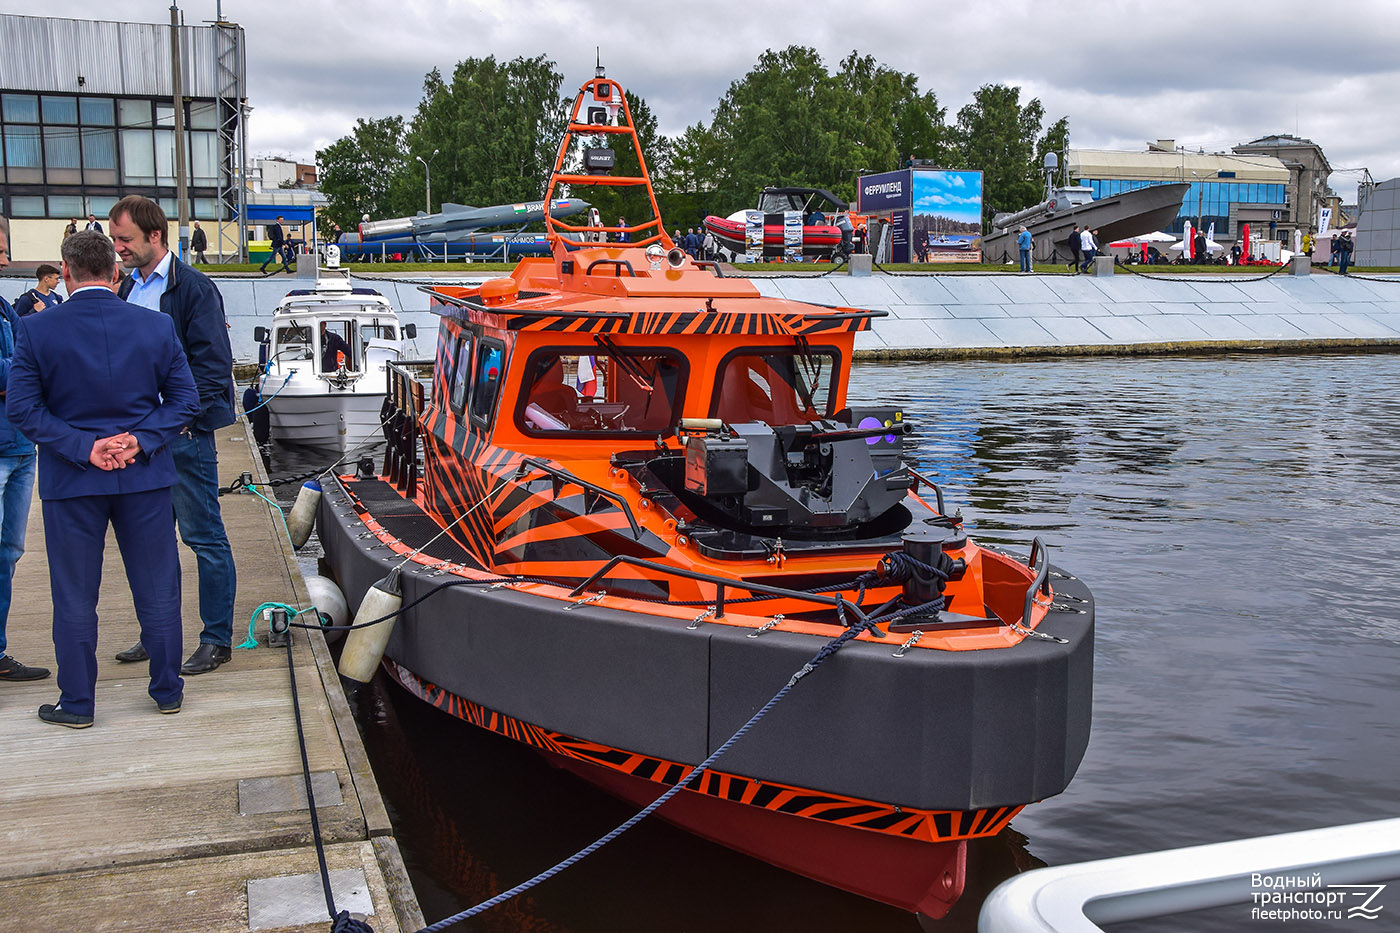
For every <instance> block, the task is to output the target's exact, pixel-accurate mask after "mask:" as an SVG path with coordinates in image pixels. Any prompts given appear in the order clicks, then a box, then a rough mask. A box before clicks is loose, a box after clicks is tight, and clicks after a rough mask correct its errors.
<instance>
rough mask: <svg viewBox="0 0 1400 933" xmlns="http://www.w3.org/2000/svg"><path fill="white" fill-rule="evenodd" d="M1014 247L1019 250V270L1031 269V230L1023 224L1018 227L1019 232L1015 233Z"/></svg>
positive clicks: (1027, 270) (1026, 270)
mask: <svg viewBox="0 0 1400 933" xmlns="http://www.w3.org/2000/svg"><path fill="white" fill-rule="evenodd" d="M1016 248H1017V249H1018V250H1020V251H1021V271H1022V272H1029V271H1031V232H1030V231H1029V230H1027V229H1026V226H1025V224H1022V225H1021V227H1020V232H1019V233H1018V234H1016Z"/></svg>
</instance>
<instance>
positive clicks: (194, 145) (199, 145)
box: [189, 133, 220, 188]
mask: <svg viewBox="0 0 1400 933" xmlns="http://www.w3.org/2000/svg"><path fill="white" fill-rule="evenodd" d="M189 140H190V181H191V183H192V184H195V185H204V186H207V187H210V188H212V187H214V186H216V185H217V184H218V183H219V169H220V164H219V163H220V160H219V134H217V133H190V134H189Z"/></svg>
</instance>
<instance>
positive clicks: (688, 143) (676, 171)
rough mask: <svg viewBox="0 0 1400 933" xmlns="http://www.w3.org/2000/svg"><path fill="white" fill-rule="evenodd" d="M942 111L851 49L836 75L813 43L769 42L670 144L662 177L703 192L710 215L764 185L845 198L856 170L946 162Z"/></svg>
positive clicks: (912, 81)
mask: <svg viewBox="0 0 1400 933" xmlns="http://www.w3.org/2000/svg"><path fill="white" fill-rule="evenodd" d="M944 115H945V111H944V109H943V108H941V107H939V106H938V98H937V96H936V95H934V94H933V93H932V92H927V93H921V92H920V91H919V87H918V78H917V77H916V76H914V75H912V74H905V73H903V72H899V71H896V70H893V69H891V68H887V67H885V66H884V65H881V64H879V63H878V62H876V61H875V59H874V58H873V57H871V56H869V55H861V54H859V53H858V52H851V53H850V54H849V55H848V56H847V57H846V58H845V59H844V60H842V62H841V64H840V68H839V69H838V70H837V72H836V73H835V74H832V73H830V72H828V71H827V69H826V67H825V65H824V64H823V63H822V59H821V56H819V55H818V54H817V53H816V51H815V50H813V49H810V48H805V47H802V46H789V47H788V48H786V49H783V50H782V51H777V52H775V51H773V50H771V49H770V50H768V51H766V52H764V53H763V54H762V55H761V56H759V59H758V62H757V64H756V65H755V66H754V68H753V69H752V70H750V71H749V73H748V74H746V75H745V76H744V77H743V78H741V79H740V80H738V81H735V82H733V83H731V84H730V86H729V90H728V91H726V93H725V95H724V97H723V98H721V99H720V101H719V104H718V105H717V106H716V108H715V112H714V119H713V121H712V122H711V124H710V125H709V127H705V126H704V125H703V124H698V123H697V124H695V125H694V126H691V127H688V128H687V129H686V131H685V132H684V133H683V134H681V136H680V137H678V138H677V139H676V140H675V141H674V143H673V147H672V162H671V169H672V171H671V172H670V173H669V174H668V176H667V179H666V180H667V182H668V184H669V185H671V186H673V187H675V188H678V189H680V190H684V191H699V192H705V193H707V195H708V197H707V200H708V201H710V202H712V204H713V206H714V207H716V208H717V210H716V211H715V212H716V213H722V214H728V213H731V212H733V211H735V210H739V209H741V208H745V207H752V206H754V204H756V203H757V200H758V194H759V192H760V191H762V189H763V188H764V187H767V186H805V187H812V188H826V189H828V190H830V191H831V192H833V193H834V194H836V195H838V196H840V197H842V198H846V199H849V198H851V197H852V196H854V194H855V177H856V175H857V173H858V172H859V171H860V170H862V169H868V170H871V171H884V170H887V169H893V168H895V167H896V166H897V165H898V163H899V160H900V157H901V154H917V155H919V156H920V157H922V158H931V159H938V160H944V159H946V158H948V156H949V154H950V152H951V150H950V148H949V144H948V132H947V129H946V127H945V126H944V123H943V120H944Z"/></svg>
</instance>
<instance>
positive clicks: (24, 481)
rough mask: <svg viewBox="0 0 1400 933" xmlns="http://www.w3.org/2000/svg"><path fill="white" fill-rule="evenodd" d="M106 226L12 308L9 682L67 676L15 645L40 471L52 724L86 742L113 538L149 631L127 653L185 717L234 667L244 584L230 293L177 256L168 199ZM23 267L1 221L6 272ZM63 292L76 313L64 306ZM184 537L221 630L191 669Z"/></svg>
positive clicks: (2, 670) (4, 484)
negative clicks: (31, 661) (200, 678)
mask: <svg viewBox="0 0 1400 933" xmlns="http://www.w3.org/2000/svg"><path fill="white" fill-rule="evenodd" d="M88 220H89V222H88V225H87V227H86V228H85V229H83V230H78V229H76V228H77V220H76V219H74V221H73V223H72V224H70V225H69V227H70V229H69V230H68V231H66V232H65V236H64V238H63V242H62V245H61V254H62V260H61V264H60V266H59V267H58V268H55V267H54V266H52V265H44V266H40V267H39V270H38V273H37V275H38V278H39V285H38V286H36V288H35V289H32V290H31V291H30V292H27V293H26V294H25V295H24V296H23V298H22V299H21V301H23V299H24V298H28V299H31V300H29V301H28V302H27V303H25V304H24V306H23V307H24V313H23V314H22V315H21V314H20V313H17V310H16V308H12V307H11V306H10V304H9V303H8V302H6V301H5V300H4V299H3V298H0V393H2V394H3V407H2V408H0V682H5V681H9V682H19V681H34V680H42V679H45V678H47V677H49V676H50V675H51V672H50V671H49V670H48V669H46V668H42V667H35V666H29V665H26V664H24V663H22V662H20V661H19V660H17V659H16V658H15V657H14V656H13V655H10V654H9V653H8V644H7V642H6V634H5V630H6V623H7V622H8V618H9V610H10V605H11V599H12V592H11V590H12V584H13V580H14V573H15V567H16V564H17V563H18V561H19V560H20V558H21V556H22V555H23V553H24V545H25V530H26V526H27V522H28V517H29V511H30V500H31V498H32V496H33V492H34V488H35V485H36V475H37V486H38V492H39V499H40V503H41V506H42V511H43V526H44V537H45V545H46V550H47V556H48V563H49V584H50V595H51V602H52V609H53V629H52V638H53V645H54V653H55V657H56V659H57V662H58V663H57V667H58V675H57V678H56V680H57V686H58V693H59V696H58V700H57V702H55V703H46V704H44V705H42V706H40V707H39V709H38V715H39V718H40V719H42V720H44V721H45V722H48V723H52V724H55V725H61V726H66V727H69V728H74V729H83V728H87V727H89V726H91V725H92V724H93V721H94V718H95V716H94V710H95V703H96V687H97V654H96V652H97V639H98V615H97V599H98V584H99V581H100V579H101V568H102V562H103V550H104V545H105V543H106V538H107V533H108V529H109V528H111V529H112V530H113V531H114V532H115V535H116V540H117V546H118V549H119V550H120V552H121V556H122V562H123V564H124V565H125V569H126V578H127V581H128V583H129V585H130V587H131V593H132V598H133V601H134V603H135V610H136V621H137V623H138V625H139V628H140V633H141V634H140V640H139V641H138V642H137V643H136V644H135V645H133V646H132V647H131V648H128V649H127V650H125V651H122V652H119V653H118V654H117V655H116V658H117V660H119V661H124V662H147V670H148V673H149V678H150V683H149V688H148V692H149V694H150V696H151V699H152V700H153V701H154V703H155V706H156V709H157V710H158V711H159V712H160V713H164V714H170V713H178V712H179V711H180V709H181V707H182V704H183V701H184V679H183V677H185V676H192V675H197V674H205V673H209V672H211V671H215V670H217V669H218V668H219V667H220V666H222V665H223V664H225V663H227V662H228V661H229V660H230V658H231V655H232V641H233V606H234V595H235V589H236V580H235V571H234V562H233V552H232V549H231V547H230V545H229V541H228V535H227V534H226V532H225V530H224V524H223V518H222V515H221V514H220V510H219V499H218V469H217V451H216V449H215V442H214V432H215V431H216V430H217V429H219V428H222V427H225V426H227V425H230V424H233V423H234V421H235V409H234V388H233V358H232V357H233V355H232V350H231V347H230V344H229V336H228V328H227V324H226V322H225V317H224V306H223V298H222V296H221V295H220V294H219V290H218V288H217V287H216V286H215V285H214V283H213V282H212V281H211V280H210V279H209V278H208V277H207V276H205V275H204V274H203V273H201V272H199V271H198V270H196V269H194V268H193V267H191V266H189V265H187V264H186V263H184V262H182V261H181V260H180V259H178V258H177V257H176V256H175V254H174V253H173V252H171V251H170V246H169V243H168V242H167V231H168V229H169V224H168V221H167V219H166V216H165V212H164V211H162V210H161V208H160V206H159V205H158V204H157V203H156V202H154V201H152V200H150V199H148V198H144V197H140V196H130V197H126V198H123V199H121V200H120V201H118V202H117V203H116V204H115V205H113V207H112V209H111V211H110V212H109V214H108V217H107V220H108V225H109V228H110V231H104V230H103V228H102V224H101V223H100V222H98V221H97V219H96V218H95V217H93V216H91V215H90V216H89V219H88ZM109 232H110V237H109V235H108V233H109ZM8 256H9V224H8V221H7V220H5V218H3V217H0V268H4V267H5V266H6V265H8V263H9V258H8ZM123 270H125V274H123ZM59 279H62V281H63V284H64V286H65V289H66V291H67V298H66V300H64V299H60V298H59V297H58V296H57V295H56V293H55V286H56V285H57V283H58V280H59ZM17 304H18V303H17ZM177 533H178V536H179V539H180V540H182V541H183V542H184V543H185V544H186V545H187V546H188V547H190V548H191V549H192V550H193V551H194V553H195V558H196V562H197V565H198V579H199V600H198V602H199V614H200V618H201V621H202V623H203V627H202V632H201V634H200V636H199V645H198V647H197V648H196V649H195V650H194V651H193V652H192V653H191V654H190V655H189V657H188V658H186V659H185V660H184V661H183V662H182V661H181V657H182V656H183V655H184V650H183V623H182V618H181V598H180V582H181V578H180V564H179V554H178V551H177V544H176V535H177Z"/></svg>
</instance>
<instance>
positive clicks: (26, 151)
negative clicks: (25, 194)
mask: <svg viewBox="0 0 1400 933" xmlns="http://www.w3.org/2000/svg"><path fill="white" fill-rule="evenodd" d="M8 100H9V98H8V96H7V97H6V101H7V102H8ZM5 164H6V166H7V167H8V169H9V172H8V175H9V181H10V183H11V184H17V185H25V184H28V185H37V184H40V183H41V182H43V180H44V177H43V164H44V163H43V161H42V159H41V157H40V152H39V128H38V127H37V126H7V127H5ZM42 201H43V199H42V198H41V199H40V202H41V203H42Z"/></svg>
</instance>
